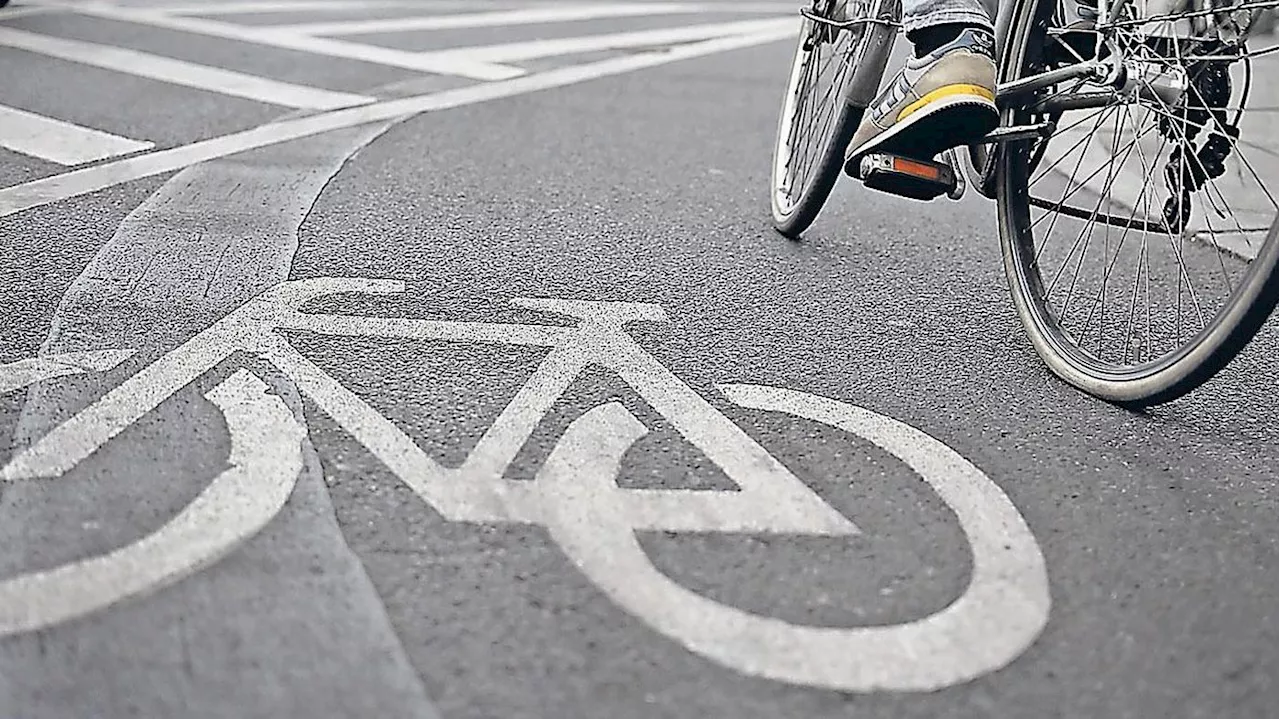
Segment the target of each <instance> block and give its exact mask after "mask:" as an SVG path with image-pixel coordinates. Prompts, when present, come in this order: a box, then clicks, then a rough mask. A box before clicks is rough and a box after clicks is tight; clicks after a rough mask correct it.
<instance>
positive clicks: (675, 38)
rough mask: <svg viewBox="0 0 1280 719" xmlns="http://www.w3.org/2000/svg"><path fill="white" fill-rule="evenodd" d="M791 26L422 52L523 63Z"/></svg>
mask: <svg viewBox="0 0 1280 719" xmlns="http://www.w3.org/2000/svg"><path fill="white" fill-rule="evenodd" d="M779 22H783V23H790V22H791V21H790V19H784V20H779V19H777V18H773V19H767V20H742V21H739V22H722V23H712V24H709V25H692V26H689V27H677V28H663V29H660V30H639V31H635V32H620V33H609V34H607V35H584V36H582V37H569V38H561V39H557V40H532V41H529V42H514V43H503V44H501V45H484V46H481V47H468V48H458V49H456V50H441V51H439V52H428V53H423V54H422V55H421V57H424V58H437V59H449V58H465V59H468V60H477V61H481V62H496V63H507V62H517V61H520V60H534V59H537V58H544V57H556V56H559V55H573V54H581V53H589V52H600V51H603V50H621V49H624V48H632V47H653V46H658V45H668V44H674V43H681V42H692V41H695V40H705V39H707V38H713V37H724V36H726V35H734V34H738V33H751V32H762V31H768V30H769V29H770V28H776V27H778V23H779Z"/></svg>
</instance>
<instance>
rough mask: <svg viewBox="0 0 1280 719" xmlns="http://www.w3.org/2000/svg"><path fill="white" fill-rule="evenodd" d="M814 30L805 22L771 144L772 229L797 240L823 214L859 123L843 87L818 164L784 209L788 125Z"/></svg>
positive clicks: (838, 92)
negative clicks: (824, 206) (843, 98)
mask: <svg viewBox="0 0 1280 719" xmlns="http://www.w3.org/2000/svg"><path fill="white" fill-rule="evenodd" d="M813 29H814V24H813V21H811V20H808V19H806V20H805V21H804V27H803V29H802V31H801V33H800V37H799V39H798V40H797V43H796V54H795V57H794V58H793V60H792V64H791V72H790V75H789V78H788V81H787V91H786V95H785V96H784V97H783V101H782V110H781V113H780V116H779V118H778V132H777V138H776V141H775V143H774V150H773V158H772V163H771V166H770V173H769V179H770V193H769V198H770V206H771V209H772V212H773V226H774V228H775V229H777V231H778V232H779V233H781V234H782V235H783V236H785V237H790V238H796V237H799V236H800V235H801V233H803V232H804V231H805V230H807V229H809V226H810V225H812V224H813V221H814V220H815V219H817V217H818V213H819V212H821V211H822V207H823V205H825V204H826V202H827V198H828V197H830V196H831V190H832V189H833V188H835V185H836V180H838V179H839V178H840V173H841V171H842V170H843V169H844V151H845V148H847V147H848V146H849V141H850V140H852V139H853V133H854V132H855V131H856V130H857V127H858V123H859V122H860V121H861V120H862V109H861V108H856V107H853V106H851V105H849V104H848V103H846V102H843V100H842V99H841V98H842V97H843V95H844V92H843V87H840V88H837V89H836V91H835V96H836V100H835V101H836V102H838V103H839V107H838V108H837V109H836V110H835V113H836V114H835V116H834V118H833V120H832V122H831V130H830V133H829V134H828V136H827V138H826V139H825V140H824V141H823V144H822V148H821V150H820V153H821V155H820V157H819V158H818V162H817V165H816V166H815V168H814V170H813V172H812V174H811V175H810V176H807V177H806V178H805V179H806V180H807V181H806V182H805V183H804V186H803V187H802V188H801V190H800V192H799V194H798V196H797V198H796V200H795V201H794V203H790V206H787V203H786V202H785V201H784V200H785V198H784V197H783V196H782V194H783V192H784V190H783V188H784V187H785V185H784V181H785V169H784V166H785V162H786V159H785V158H787V157H788V156H789V153H790V152H791V150H792V148H791V145H792V144H793V143H791V142H790V137H791V133H790V127H789V123H790V122H791V120H792V112H793V110H794V107H795V103H796V102H797V96H798V93H799V91H800V87H799V86H800V83H801V81H802V79H803V75H804V69H805V67H806V65H807V63H808V61H809V60H810V59H811V57H812V54H813V53H812V50H806V48H805V45H806V43H808V42H809V39H810V35H811V34H812V32H813ZM851 76H852V73H846V75H845V76H844V82H845V83H847V82H848V81H849V78H850V77H851Z"/></svg>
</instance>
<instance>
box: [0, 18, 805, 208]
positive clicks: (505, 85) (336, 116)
mask: <svg viewBox="0 0 1280 719" xmlns="http://www.w3.org/2000/svg"><path fill="white" fill-rule="evenodd" d="M797 30H799V23H798V21H794V22H793V21H791V20H778V21H774V24H773V25H772V26H770V28H769V29H767V30H760V31H758V32H754V33H751V34H748V35H734V36H730V37H722V38H715V39H712V40H705V41H702V42H698V43H691V44H688V45H682V46H679V47H675V48H673V49H671V50H664V51H661V52H646V53H640V54H636V55H627V56H624V57H615V58H609V59H607V60H601V61H598V62H593V63H585V64H582V65H574V66H571V67H562V68H557V69H555V70H550V71H548V72H543V73H537V74H533V75H526V76H524V77H518V78H514V79H511V80H504V81H501V82H491V83H484V84H479V85H472V86H469V87H463V88H457V89H453V90H445V91H443V92H437V93H432V94H428V95H417V96H414V97H406V98H402V99H398V100H387V101H384V102H379V103H376V104H373V105H365V106H363V107H353V108H347V109H344V110H335V111H332V112H326V113H322V114H317V115H312V116H310V117H303V118H297V119H292V120H284V121H281V122H275V123H272V124H269V125H263V126H261V127H256V128H253V129H251V130H245V131H242V132H237V133H233V134H230V135H223V136H221V137H215V138H210V139H208V140H202V141H200V142H195V143H192V144H190V145H184V146H182V147H175V148H172V149H168V150H158V151H156V152H152V153H149V154H146V155H142V156H140V157H131V158H127V159H124V160H117V161H115V162H108V163H104V164H102V165H96V166H94V167H87V168H84V169H82V170H74V171H72V172H67V173H64V174H61V175H55V176H53V177H47V178H43V179H40V180H34V181H32V182H27V183H24V184H21V185H15V186H13V187H9V188H5V189H3V190H0V217H4V216H7V215H12V214H14V213H17V212H22V211H23V210H28V209H31V208H33V207H40V206H43V205H48V204H50V203H53V202H58V201H59V200H65V199H67V198H70V197H78V196H80V195H84V194H88V193H90V192H95V191H97V190H101V189H104V188H107V187H111V186H113V185H119V184H122V183H125V182H129V181H130V180H137V179H140V178H143V177H151V176H152V175H158V174H161V173H164V172H171V171H173V170H179V169H182V168H184V167H190V166H191V165H194V164H197V163H200V162H204V161H206V160H212V159H214V158H218V157H225V156H227V155H232V154H235V153H237V152H243V151H245V150H252V149H255V148H258V147H266V146H267V145H274V144H277V143H281V142H288V141H289V140H295V139H297V138H300V137H309V136H311V135H318V134H321V133H324V132H329V131H332V130H338V129H342V128H346V127H355V126H357V125H363V124H365V123H368V122H378V121H381V120H389V119H391V118H395V117H401V116H405V115H414V114H418V113H423V112H433V111H437V110H447V109H450V108H454V107H462V106H465V105H473V104H476V103H480V102H487V101H489V100H497V99H500V98H504V97H512V96H515V95H522V94H524V93H528V92H537V91H539V90H546V89H549V88H554V87H563V86H565V85H572V84H574V83H579V82H584V81H587V80H594V79H597V78H602V77H609V76H611V75H621V74H623V73H628V72H633V71H635V70H641V69H644V68H649V67H657V66H659V65H665V64H667V63H670V62H676V61H678V60H686V59H690V58H695V57H702V56H704V55H712V54H715V53H719V52H725V51H728V50H735V49H739V48H747V47H752V46H755V45H763V44H765V43H769V42H775V41H778V40H782V39H784V38H789V37H793V36H794V35H795V33H796V31H797Z"/></svg>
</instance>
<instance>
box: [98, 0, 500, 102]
mask: <svg viewBox="0 0 1280 719" xmlns="http://www.w3.org/2000/svg"><path fill="white" fill-rule="evenodd" d="M75 11H76V12H78V13H81V14H83V15H92V16H94V17H104V18H108V19H111V20H120V21H122V22H131V23H136V24H139V25H150V26H151V27H161V28H165V29H166V30H177V31H178V32H189V33H194V34H197V35H206V36H208V37H220V38H226V39H228V40H235V41H237V42H247V43H254V44H256V45H266V46H268V47H278V48H281V49H284V50H296V51H298V52H309V53H312V54H314V55H326V56H328V57H340V58H343V59H346V60H357V61H360V62H370V63H375V64H378V65H387V66H389V67H401V68H404V69H406V70H416V71H418V72H431V73H436V74H439V75H456V76H458V77H466V78H471V79H472V80H506V79H509V78H512V77H517V76H520V75H523V74H524V70H522V69H520V68H518V67H510V66H507V65H495V64H493V63H486V62H477V61H475V60H469V59H466V58H458V57H454V58H432V57H425V56H423V55H422V54H420V53H416V52H405V51H403V50H393V49H391V48H385V47H377V46H375V45H365V44H363V43H353V42H345V41H343V40H333V39H330V38H323V37H307V36H305V35H294V34H291V33H284V32H276V31H275V30H274V29H272V28H271V27H249V26H245V25H235V24H231V23H225V22H218V21H216V20H204V19H201V18H195V17H172V16H169V15H165V14H163V13H159V12H154V11H151V10H139V9H135V8H124V7H116V6H112V5H97V4H94V5H77V6H75ZM348 104H350V103H348Z"/></svg>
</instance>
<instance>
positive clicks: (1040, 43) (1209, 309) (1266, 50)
mask: <svg viewBox="0 0 1280 719" xmlns="http://www.w3.org/2000/svg"><path fill="white" fill-rule="evenodd" d="M1115 2H1116V3H1123V5H1121V6H1120V7H1117V8H1111V12H1109V13H1106V14H1104V15H1103V16H1102V18H1101V20H1099V21H1098V22H1097V24H1096V25H1095V26H1093V27H1092V28H1090V29H1089V30H1088V31H1087V32H1081V31H1080V30H1079V28H1080V23H1079V22H1078V21H1073V19H1072V17H1073V15H1074V14H1075V12H1076V9H1075V3H1074V2H1071V1H1070V0H1068V2H1061V0H1023V1H1022V2H1020V3H1019V5H1018V6H1016V7H1015V8H1014V9H1013V10H1014V13H1015V15H1014V16H1013V19H1012V23H1011V25H1010V32H1009V36H1008V38H1007V42H1006V44H1005V47H1004V50H1003V52H1002V55H1001V67H1000V77H1001V82H1002V83H1008V82H1013V81H1017V80H1025V79H1027V78H1030V77H1033V76H1036V75H1038V74H1040V73H1044V72H1047V71H1050V70H1055V69H1061V68H1065V67H1068V66H1071V65H1073V64H1074V65H1079V64H1083V63H1086V62H1093V61H1095V60H1101V61H1102V62H1104V63H1107V64H1108V65H1109V66H1110V67H1111V68H1112V70H1113V71H1112V73H1111V76H1110V77H1109V78H1107V79H1105V80H1104V79H1100V78H1098V77H1097V76H1096V75H1093V76H1086V75H1081V76H1078V77H1076V78H1073V79H1070V80H1064V81H1062V82H1060V83H1057V84H1055V85H1053V86H1050V87H1048V88H1046V89H1044V90H1043V91H1041V92H1038V93H1035V94H1031V95H1025V96H1022V97H1019V98H1016V101H1015V102H1010V103H1009V104H1008V106H1007V107H1006V108H1005V110H1004V112H1005V117H1004V118H1003V124H1005V125H1031V124H1038V123H1047V124H1046V125H1045V126H1046V127H1050V128H1052V130H1051V132H1050V134H1049V135H1048V136H1045V137H1041V138H1039V139H1033V140H1025V141H1019V142H1014V143H1008V144H1006V145H1005V146H1004V147H1002V148H1001V149H1000V150H999V152H998V155H997V164H996V173H997V174H996V195H997V202H998V205H999V220H1000V239H1001V245H1002V248H1003V250H1004V262H1005V272H1006V275H1007V278H1008V281H1009V285H1010V289H1011V290H1012V294H1013V299H1014V303H1015V305H1016V306H1017V310H1018V314H1019V316H1020V319H1021V320H1022V323H1023V325H1024V327H1025V328H1026V330H1027V334H1028V335H1029V337H1030V338H1031V341H1032V343H1033V344H1034V345H1035V348H1036V350H1037V352H1038V353H1039V354H1040V356H1041V357H1042V358H1043V359H1044V361H1045V363H1046V364H1047V365H1048V366H1049V368H1050V369H1051V370H1052V371H1053V372H1054V373H1055V374H1056V375H1058V376H1059V377H1061V378H1062V379H1064V380H1066V381H1067V382H1069V383H1071V384H1073V385H1075V386H1076V387H1079V388H1080V389H1083V390H1084V391H1086V392H1089V393H1091V394H1093V395H1096V396H1098V397H1101V398H1103V399H1106V400H1109V401H1113V402H1117V403H1121V404H1133V405H1150V404H1156V403H1160V402H1166V401H1169V400H1172V399H1174V398H1176V397H1179V396H1181V395H1183V394H1185V393H1187V392H1189V391H1191V390H1192V389H1194V388H1196V387H1197V386H1199V385H1200V384H1202V383H1203V382H1205V381H1207V380H1208V379H1209V378H1210V377H1212V376H1213V375H1214V374H1216V373H1217V372H1218V371H1219V370H1220V369H1222V367H1224V366H1225V365H1226V364H1227V363H1228V362H1230V360H1231V359H1232V358H1233V357H1234V356H1235V355H1236V354H1237V353H1238V352H1239V351H1240V349H1241V348H1243V347H1244V346H1245V345H1246V344H1247V343H1248V342H1249V341H1250V339H1252V337H1253V336H1254V334H1256V332H1257V331H1258V329H1259V328H1260V327H1261V326H1262V324H1263V323H1264V322H1265V321H1266V319H1267V317H1269V316H1270V314H1271V312H1272V311H1273V310H1274V308H1275V306H1276V294H1277V239H1276V234H1277V205H1276V171H1277V170H1276V162H1275V153H1276V149H1275V148H1276V144H1275V143H1276V114H1275V112H1276V111H1275V102H1276V99H1275V98H1276V94H1275V93H1276V76H1277V66H1276V39H1275V34H1274V33H1275V31H1274V22H1273V21H1268V19H1267V17H1268V13H1270V14H1271V16H1272V17H1274V13H1275V8H1276V0H1227V3H1228V4H1226V5H1223V4H1219V3H1215V7H1213V8H1212V9H1211V10H1208V11H1204V10H1196V9H1194V7H1192V9H1179V8H1185V6H1181V5H1179V4H1172V5H1169V4H1165V5H1164V7H1166V8H1167V10H1168V11H1166V12H1161V11H1158V10H1153V9H1152V8H1153V7H1154V6H1155V4H1153V3H1134V2H1132V0H1115ZM1073 23H1074V24H1073ZM1268 26H1270V27H1268ZM1264 28H1265V29H1264Z"/></svg>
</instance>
